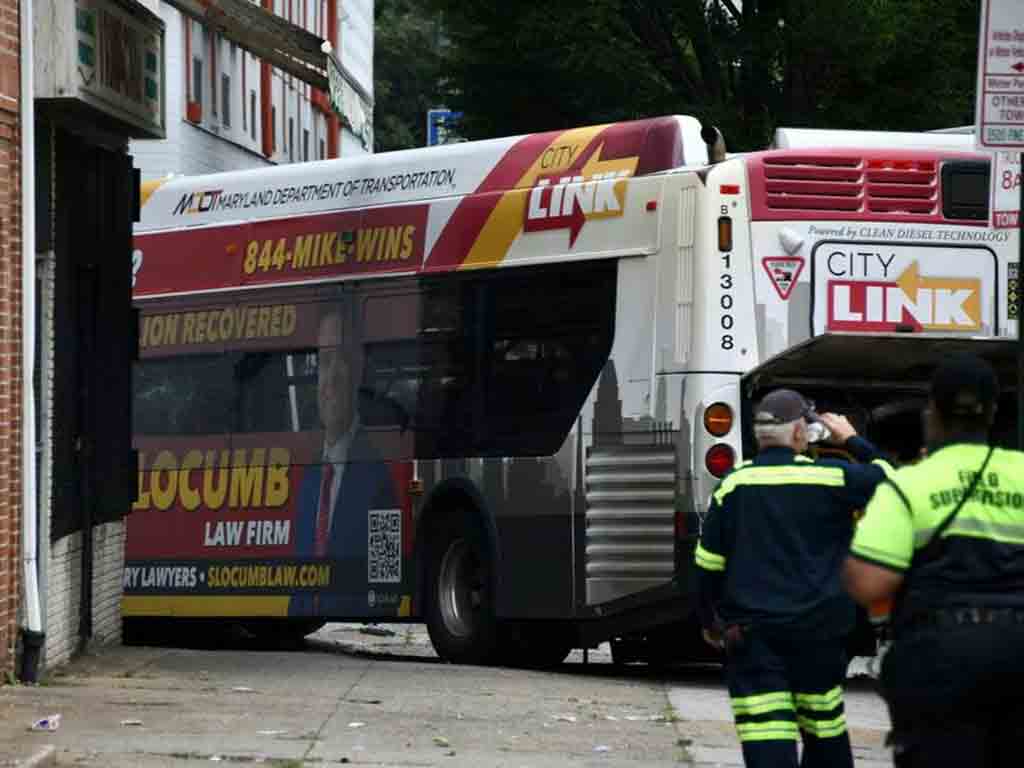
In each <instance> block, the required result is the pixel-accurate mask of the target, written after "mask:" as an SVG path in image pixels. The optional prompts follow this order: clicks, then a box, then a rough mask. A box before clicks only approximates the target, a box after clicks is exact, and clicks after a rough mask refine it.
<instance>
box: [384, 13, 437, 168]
mask: <svg viewBox="0 0 1024 768" xmlns="http://www.w3.org/2000/svg"><path fill="white" fill-rule="evenodd" d="M437 18H438V16H437V13H436V12H433V11H431V10H430V9H429V8H428V7H427V5H426V3H425V2H423V1H422V0H376V4H375V8H374V23H375V33H374V34H375V41H374V61H373V70H374V110H373V112H374V142H373V143H374V149H375V150H376V151H377V152H387V151H389V150H393V149H408V148H410V147H422V146H424V145H425V144H426V121H427V110H428V109H431V108H434V107H437V106H439V105H440V104H441V98H442V97H441V93H440V83H441V74H442V68H441V67H442V61H441V53H440V51H441V46H440V38H439V35H440V28H439V25H438V22H437Z"/></svg>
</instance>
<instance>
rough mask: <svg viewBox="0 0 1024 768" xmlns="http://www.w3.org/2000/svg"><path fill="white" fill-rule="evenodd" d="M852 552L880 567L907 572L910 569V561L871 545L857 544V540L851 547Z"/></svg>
mask: <svg viewBox="0 0 1024 768" xmlns="http://www.w3.org/2000/svg"><path fill="white" fill-rule="evenodd" d="M850 552H851V553H853V554H854V555H857V556H858V557H861V558H863V559H864V560H869V561H873V562H875V563H878V564H879V565H887V566H889V567H890V568H895V569H896V570H898V571H905V570H907V568H909V567H910V560H908V559H906V558H902V557H898V556H896V555H894V554H893V553H891V552H886V551H885V550H884V549H878V548H877V547H872V546H871V545H869V544H864V543H863V542H857V540H856V539H854V542H853V544H851V545H850Z"/></svg>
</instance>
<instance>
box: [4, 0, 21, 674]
mask: <svg viewBox="0 0 1024 768" xmlns="http://www.w3.org/2000/svg"><path fill="white" fill-rule="evenodd" d="M19 51H20V42H19V39H18V0H0V676H6V674H7V673H9V672H12V671H13V670H14V645H15V641H16V639H17V626H18V618H19V617H18V604H19V600H20V584H19V569H20V556H19V553H20V549H21V535H20V534H21V517H20V510H21V471H20V468H21V458H20V457H21V430H20V427H19V423H20V418H21V415H20V413H21V410H20V397H21V352H20V331H21V318H20V313H21V271H20V264H21V215H20V213H21V205H20V200H21V184H20V174H21V163H20V158H19V154H20V153H19V142H20V135H19V130H18V124H19V120H18V105H19V102H18V96H19V82H20V77H21V75H20V69H19V66H18V64H19V60H18V59H19Z"/></svg>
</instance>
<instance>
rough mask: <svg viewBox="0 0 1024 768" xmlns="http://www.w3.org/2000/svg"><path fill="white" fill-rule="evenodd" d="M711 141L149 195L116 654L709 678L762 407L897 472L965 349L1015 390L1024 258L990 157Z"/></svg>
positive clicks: (631, 126) (139, 259)
mask: <svg viewBox="0 0 1024 768" xmlns="http://www.w3.org/2000/svg"><path fill="white" fill-rule="evenodd" d="M715 138H716V137H715V136H714V132H713V131H709V130H704V131H703V133H702V127H701V126H700V124H699V123H698V122H697V121H696V120H694V119H693V118H688V117H663V118H655V119H649V120H640V121H635V122H628V123H618V124H610V125H603V126H595V127H587V128H580V129H574V130H566V131H556V132H551V133H543V134H535V135H529V136H521V137H514V138H508V139H496V140H489V141H479V142H465V143H460V144H454V145H448V146H442V147H434V148H430V149H416V150H408V151H401V152H392V153H386V154H381V155H377V156H370V157H359V158H353V159H341V160H328V161H322V162H312V163H305V164H300V165H286V166H280V167H270V168H261V169H257V170H248V171H239V172H230V173H222V174H216V175H210V176H196V177H182V178H173V179H169V180H164V181H162V182H157V183H152V184H149V185H147V186H146V188H145V189H144V193H143V205H142V216H141V221H140V223H139V224H138V225H137V227H136V232H135V254H134V262H133V269H134V278H135V283H134V296H135V301H136V306H137V307H138V309H139V312H140V319H139V349H140V360H139V362H138V363H137V367H136V372H135V385H134V386H135V397H134V402H133V406H132V407H133V409H134V411H133V419H134V424H135V435H136V436H135V448H136V449H137V451H138V468H139V471H138V478H139V488H138V495H137V499H136V501H135V504H134V506H133V509H132V511H131V514H130V515H129V516H128V518H127V542H126V555H125V572H124V598H123V614H124V617H125V621H126V630H128V629H130V628H137V627H138V626H139V625H140V624H144V623H145V622H147V621H152V620H155V619H174V620H193V619H207V620H209V619H213V620H218V621H220V620H226V619H230V620H231V621H234V622H238V623H240V624H243V625H245V626H248V627H249V628H251V629H252V631H254V632H266V633H272V634H276V635H278V636H280V635H292V636H295V637H301V636H302V635H304V634H307V633H309V632H311V631H313V630H315V629H316V628H317V627H318V626H320V625H321V624H322V623H323V622H326V621H330V620H347V621H373V622H405V621H417V622H419V621H423V622H425V623H426V624H427V626H428V629H429V631H430V637H431V640H432V642H433V644H434V647H435V649H436V650H437V652H438V654H439V655H440V656H441V657H442V658H445V659H448V660H452V661H457V662H476V663H485V662H503V663H514V664H549V663H556V662H558V661H561V660H562V659H563V658H564V657H565V656H566V654H567V653H568V652H569V650H570V649H572V648H587V647H593V646H595V645H596V644H598V643H600V642H603V641H606V640H610V641H611V642H612V649H613V653H614V654H615V655H616V657H617V658H618V659H619V660H629V659H653V658H656V657H658V656H659V655H661V654H664V653H667V652H671V653H673V654H677V653H682V654H696V653H699V652H700V649H701V643H700V639H699V632H698V631H697V625H696V621H695V618H694V614H693V605H692V599H691V597H690V578H689V577H690V572H691V568H692V553H693V548H694V544H695V540H696V537H697V536H698V534H699V531H700V525H701V520H702V517H703V515H704V514H705V512H706V508H707V501H708V497H709V495H710V494H711V492H712V490H713V489H714V487H715V485H716V483H717V482H718V479H719V478H720V477H721V476H722V475H723V474H725V473H726V472H727V471H728V470H729V469H730V468H731V467H732V466H733V464H734V463H735V462H737V461H739V460H740V459H741V458H742V457H743V456H746V455H750V454H751V453H752V452H753V450H754V445H753V441H752V431H751V429H750V428H749V424H748V413H749V403H750V402H751V401H752V400H753V399H755V398H757V397H759V396H760V395H762V394H763V393H764V392H765V391H767V390H769V389H770V388H772V387H775V386H779V385H787V386H796V387H799V388H801V389H803V390H804V391H805V392H806V393H807V394H808V395H809V396H810V397H812V398H814V399H815V400H816V402H817V403H818V407H819V408H828V409H833V410H836V411H840V412H842V413H845V414H847V415H849V416H850V418H851V419H852V420H853V421H854V423H855V424H856V425H857V426H858V428H859V429H860V430H861V431H862V432H864V433H866V434H867V435H868V436H869V437H872V438H874V439H876V440H877V441H878V442H879V443H880V444H881V445H882V447H883V448H884V449H885V450H886V451H888V452H889V453H890V455H892V456H893V457H894V458H896V459H898V460H902V461H910V460H913V457H914V456H916V454H917V452H918V451H919V449H920V432H919V428H918V418H919V415H918V414H919V409H920V403H921V398H922V396H923V395H924V393H925V391H926V385H927V380H928V377H929V375H930V370H931V367H932V366H933V364H934V362H935V361H936V359H937V358H938V356H939V355H940V354H942V353H943V352H944V351H948V350H951V349H963V348H966V349H971V350H975V351H977V352H978V353H979V354H983V355H985V356H986V357H988V358H990V359H992V360H993V361H995V362H996V363H997V365H998V366H999V368H1000V370H1001V371H1003V372H1006V374H1007V377H1008V379H1007V381H1008V383H1009V384H1011V385H1012V370H1013V351H1014V343H1013V342H1012V341H1011V339H1012V337H1013V336H1014V334H1015V333H1016V319H1015V315H1014V305H1013V304H1012V302H1010V301H1009V300H1008V299H1009V297H1010V296H1011V292H1012V291H1015V290H1016V258H1015V254H1016V252H1017V251H1016V249H1017V233H1016V231H1013V230H997V229H992V228H991V227H990V226H989V225H988V222H987V203H986V194H987V181H988V173H989V170H988V161H987V159H986V158H985V157H983V156H981V155H978V154H976V153H974V152H972V151H971V148H970V145H969V139H970V137H957V136H941V137H939V136H935V135H931V134H921V135H909V134H864V133H859V134H854V133H844V132H824V133H823V132H804V133H801V132H798V131H790V132H786V131H780V132H779V134H778V136H777V139H776V147H774V148H772V149H768V150H765V151H763V152H754V153H749V154H741V155H732V156H728V155H726V154H725V153H724V152H723V151H722V149H721V146H720V144H719V143H716V142H715V141H714V139H715ZM705 139H707V141H705ZM1008 391H1010V390H1008ZM1010 400H1012V398H1010ZM1012 412H1013V404H1012V402H1009V401H1008V402H1007V407H1006V413H1008V414H1011V415H1012ZM1008 423H1009V422H1008ZM1009 435H1012V428H1008V429H1007V439H1008V437H1009Z"/></svg>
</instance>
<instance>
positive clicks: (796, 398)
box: [754, 389, 818, 424]
mask: <svg viewBox="0 0 1024 768" xmlns="http://www.w3.org/2000/svg"><path fill="white" fill-rule="evenodd" d="M800 418H804V419H807V421H818V414H816V413H815V412H814V403H812V402H811V401H810V400H808V399H807V398H805V397H804V396H803V395H801V394H800V393H799V392H796V391H795V390H792V389H776V390H775V391H774V392H769V393H768V394H767V395H765V396H764V397H763V398H762V399H761V402H759V403H758V404H757V406H756V407H755V408H754V423H755V424H788V423H790V422H791V421H796V420H797V419H800Z"/></svg>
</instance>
